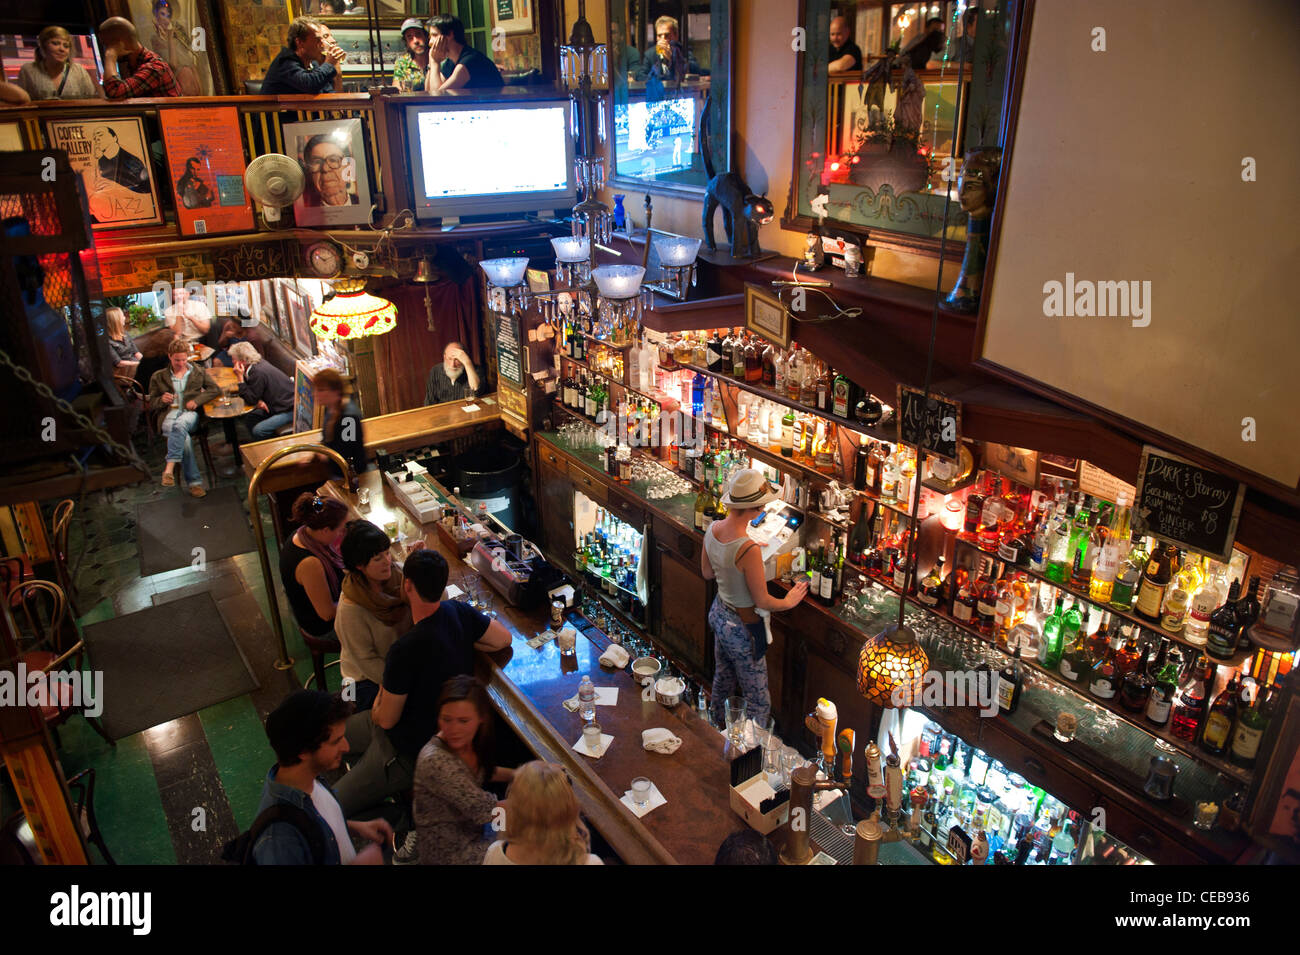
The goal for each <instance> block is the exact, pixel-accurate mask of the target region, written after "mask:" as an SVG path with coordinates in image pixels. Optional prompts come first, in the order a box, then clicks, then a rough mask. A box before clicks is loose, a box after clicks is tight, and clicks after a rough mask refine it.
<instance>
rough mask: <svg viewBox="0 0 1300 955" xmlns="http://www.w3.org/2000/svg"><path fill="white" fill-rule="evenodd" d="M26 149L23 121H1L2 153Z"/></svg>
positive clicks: (0, 149)
mask: <svg viewBox="0 0 1300 955" xmlns="http://www.w3.org/2000/svg"><path fill="white" fill-rule="evenodd" d="M25 149H27V143H26V142H24V141H23V126H22V123H0V153H20V152H23V151H24V150H25Z"/></svg>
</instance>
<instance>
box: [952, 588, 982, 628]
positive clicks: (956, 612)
mask: <svg viewBox="0 0 1300 955" xmlns="http://www.w3.org/2000/svg"><path fill="white" fill-rule="evenodd" d="M978 603H979V580H978V578H975V577H967V578H966V579H965V580H963V581H962V582H961V586H960V587H959V588H958V589H957V598H956V599H955V600H954V601H953V603H952V615H953V617H955V618H956V619H957V620H959V621H960V622H962V623H964V624H966V625H967V626H969V627H973V626H975V621H976V607H977V605H978Z"/></svg>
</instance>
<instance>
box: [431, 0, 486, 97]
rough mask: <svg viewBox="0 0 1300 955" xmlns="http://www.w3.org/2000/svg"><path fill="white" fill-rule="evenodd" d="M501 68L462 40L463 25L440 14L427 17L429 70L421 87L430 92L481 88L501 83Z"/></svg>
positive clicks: (463, 38)
mask: <svg viewBox="0 0 1300 955" xmlns="http://www.w3.org/2000/svg"><path fill="white" fill-rule="evenodd" d="M504 85H505V80H503V79H502V78H501V71H500V70H498V69H497V65H496V64H495V63H493V62H492V61H491V60H490V59H488V58H487V57H486V56H484V55H483V54H482V53H480V52H479V51H478V50H476V49H474V47H472V46H470V45H469V44H468V42H467V41H466V40H465V25H464V24H463V23H461V22H460V20H458V19H457V18H456V17H453V16H449V15H447V14H445V13H444V14H441V15H439V16H436V17H434V18H433V19H432V20H430V21H429V71H428V73H427V74H426V76H425V78H424V88H425V90H426V91H427V92H430V93H448V92H451V91H452V90H483V89H494V88H496V87H498V86H504Z"/></svg>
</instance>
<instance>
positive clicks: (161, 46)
mask: <svg viewBox="0 0 1300 955" xmlns="http://www.w3.org/2000/svg"><path fill="white" fill-rule="evenodd" d="M129 11H130V13H129V16H130V20H131V22H132V23H134V24H135V28H136V31H137V32H138V33H139V34H140V42H141V43H143V44H144V45H145V46H146V47H148V48H149V49H150V50H152V51H153V52H154V53H156V54H158V56H159V57H161V58H162V60H163V61H164V62H165V63H166V64H167V65H168V66H170V67H171V68H172V74H173V75H174V76H175V77H176V83H177V85H179V86H180V88H181V95H182V96H212V95H213V94H214V93H215V92H221V91H220V90H214V88H213V81H212V63H211V57H212V53H211V52H210V51H209V50H208V49H207V43H206V38H207V36H208V35H209V34H210V33H211V31H210V30H209V29H208V24H207V23H205V22H203V17H202V16H201V14H200V11H199V3H198V0H130V3H129ZM196 31H203V32H202V33H196ZM199 38H202V39H203V40H204V41H205V42H201V43H196V42H195V40H196V39H199ZM196 47H197V49H196Z"/></svg>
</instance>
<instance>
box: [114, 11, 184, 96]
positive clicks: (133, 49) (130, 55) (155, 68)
mask: <svg viewBox="0 0 1300 955" xmlns="http://www.w3.org/2000/svg"><path fill="white" fill-rule="evenodd" d="M99 46H100V49H101V50H102V51H103V55H104V95H105V96H107V97H108V98H109V99H112V100H119V99H140V98H144V97H150V98H158V97H163V96H180V95H181V87H180V84H179V83H177V82H176V74H175V73H173V72H172V68H171V67H170V66H168V65H167V63H166V61H165V60H163V58H162V57H160V56H159V55H158V54H157V53H155V52H153V50H146V49H145V48H144V46H143V45H141V43H140V34H139V33H137V32H136V29H135V24H133V23H132V22H131V21H130V20H128V19H126V17H109V18H108V19H107V20H105V21H104V22H103V23H101V24H100V25H99Z"/></svg>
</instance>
